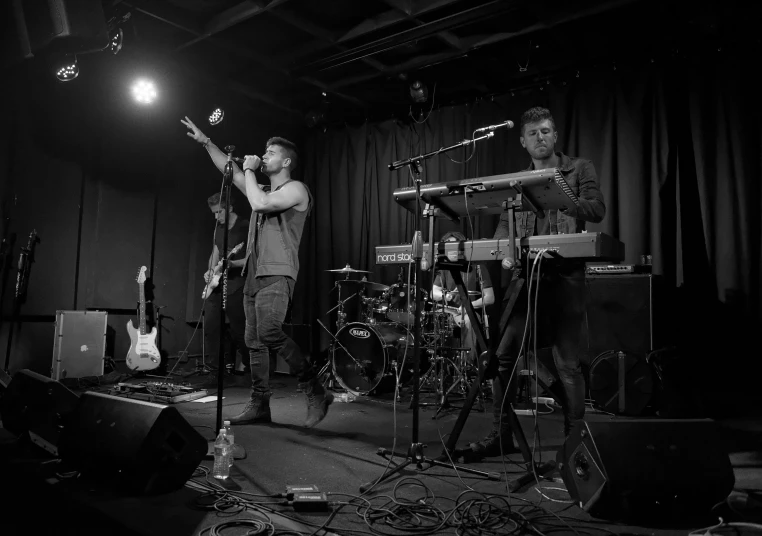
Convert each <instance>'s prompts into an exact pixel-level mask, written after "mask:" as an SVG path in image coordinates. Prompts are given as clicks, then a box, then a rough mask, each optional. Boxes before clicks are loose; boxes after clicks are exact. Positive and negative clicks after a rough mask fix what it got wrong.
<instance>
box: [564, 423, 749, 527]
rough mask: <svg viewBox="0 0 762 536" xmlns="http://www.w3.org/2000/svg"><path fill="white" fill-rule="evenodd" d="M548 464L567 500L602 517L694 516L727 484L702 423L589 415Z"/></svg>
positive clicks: (725, 460) (726, 470)
mask: <svg viewBox="0 0 762 536" xmlns="http://www.w3.org/2000/svg"><path fill="white" fill-rule="evenodd" d="M556 461H557V463H558V467H559V470H560V472H561V476H562V478H563V481H564V483H565V484H566V489H567V490H568V491H569V494H570V495H571V497H572V499H573V500H574V502H575V503H577V504H578V505H579V506H580V507H581V508H583V509H584V510H586V511H588V512H589V513H590V514H591V515H594V516H596V517H599V518H603V519H619V520H626V521H632V520H636V519H637V520H641V521H642V520H645V519H648V520H653V521H667V522H674V521H683V520H687V519H689V518H691V516H694V518H695V516H696V515H701V514H704V515H705V514H707V513H708V512H709V510H710V509H711V508H712V506H714V505H715V504H717V503H718V502H720V501H722V500H724V499H725V498H726V497H727V496H728V495H729V494H730V492H731V491H732V490H733V486H734V484H735V477H734V475H733V468H732V466H731V464H730V458H729V456H728V454H727V452H725V451H724V449H723V447H722V445H721V444H720V441H719V436H718V431H717V427H716V424H715V422H714V421H712V420H710V419H685V420H675V419H632V418H624V417H609V416H605V417H603V416H597V415H590V416H587V417H586V421H580V422H579V423H577V424H576V425H575V426H573V427H572V430H571V432H570V434H569V436H568V437H567V438H566V441H565V443H564V445H563V446H562V447H561V449H560V450H559V451H558V453H557V455H556Z"/></svg>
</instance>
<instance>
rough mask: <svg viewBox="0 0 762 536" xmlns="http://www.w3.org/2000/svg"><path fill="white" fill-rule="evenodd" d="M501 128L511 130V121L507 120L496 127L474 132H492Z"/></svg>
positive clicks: (491, 126)
mask: <svg viewBox="0 0 762 536" xmlns="http://www.w3.org/2000/svg"><path fill="white" fill-rule="evenodd" d="M503 127H505V128H513V121H511V120H509V119H508V120H506V121H503V122H502V123H499V124H497V125H490V126H488V127H482V128H477V129H476V130H475V131H474V132H492V131H493V130H497V129H499V128H503Z"/></svg>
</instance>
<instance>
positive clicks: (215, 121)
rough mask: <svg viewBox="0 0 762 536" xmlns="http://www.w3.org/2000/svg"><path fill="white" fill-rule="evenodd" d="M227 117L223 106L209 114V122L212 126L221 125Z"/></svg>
mask: <svg viewBox="0 0 762 536" xmlns="http://www.w3.org/2000/svg"><path fill="white" fill-rule="evenodd" d="M224 118H225V110H223V109H222V108H215V109H214V111H213V112H212V113H211V114H209V124H210V125H212V126H215V125H219V124H220V123H222V120H223V119H224Z"/></svg>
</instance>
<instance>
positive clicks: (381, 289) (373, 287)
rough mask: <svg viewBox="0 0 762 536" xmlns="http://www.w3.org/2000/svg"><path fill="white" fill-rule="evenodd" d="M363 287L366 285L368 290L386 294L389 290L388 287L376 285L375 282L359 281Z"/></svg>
mask: <svg viewBox="0 0 762 536" xmlns="http://www.w3.org/2000/svg"><path fill="white" fill-rule="evenodd" d="M358 283H360V284H361V285H364V286H365V287H366V288H367V289H368V290H376V291H378V292H384V291H385V290H388V289H389V286H388V285H382V284H381V283H374V282H373V281H358Z"/></svg>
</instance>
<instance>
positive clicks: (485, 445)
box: [469, 429, 519, 459]
mask: <svg viewBox="0 0 762 536" xmlns="http://www.w3.org/2000/svg"><path fill="white" fill-rule="evenodd" d="M469 446H470V447H471V452H472V453H473V455H474V456H475V457H476V458H479V459H481V458H492V457H495V456H505V455H506V454H514V453H516V452H519V449H518V448H516V446H515V445H514V444H513V436H512V435H511V431H510V429H506V430H505V431H503V432H502V433H501V432H500V431H499V430H492V431H490V433H489V434H487V437H485V438H484V439H482V440H481V441H476V442H475V443H471V445H469Z"/></svg>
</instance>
